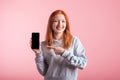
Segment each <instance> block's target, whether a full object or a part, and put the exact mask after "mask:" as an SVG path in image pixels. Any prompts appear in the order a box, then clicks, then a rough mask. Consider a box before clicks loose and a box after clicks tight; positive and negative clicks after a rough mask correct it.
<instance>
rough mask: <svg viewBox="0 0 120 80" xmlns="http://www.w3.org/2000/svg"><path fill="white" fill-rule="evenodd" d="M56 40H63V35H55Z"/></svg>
mask: <svg viewBox="0 0 120 80" xmlns="http://www.w3.org/2000/svg"><path fill="white" fill-rule="evenodd" d="M54 39H56V40H60V39H62V33H55V34H54Z"/></svg>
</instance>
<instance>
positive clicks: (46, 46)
mask: <svg viewBox="0 0 120 80" xmlns="http://www.w3.org/2000/svg"><path fill="white" fill-rule="evenodd" d="M46 47H48V48H53V49H54V48H55V47H54V46H46Z"/></svg>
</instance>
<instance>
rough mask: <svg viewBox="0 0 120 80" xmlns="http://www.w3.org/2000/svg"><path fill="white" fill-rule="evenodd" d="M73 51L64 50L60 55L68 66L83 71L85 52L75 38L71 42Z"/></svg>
mask: <svg viewBox="0 0 120 80" xmlns="http://www.w3.org/2000/svg"><path fill="white" fill-rule="evenodd" d="M73 48H74V50H73V51H69V50H65V52H64V53H63V54H62V56H63V57H65V59H66V60H67V62H68V63H69V64H70V65H73V66H74V67H78V68H79V69H83V68H85V67H86V64H87V58H86V56H85V50H84V48H83V46H82V44H81V42H80V40H79V39H78V38H77V37H75V38H74V42H73Z"/></svg>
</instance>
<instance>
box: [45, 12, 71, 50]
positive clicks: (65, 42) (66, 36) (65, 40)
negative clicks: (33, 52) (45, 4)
mask: <svg viewBox="0 0 120 80" xmlns="http://www.w3.org/2000/svg"><path fill="white" fill-rule="evenodd" d="M57 14H63V15H64V17H65V19H66V29H65V30H64V32H63V35H62V44H61V46H62V47H63V48H65V49H68V48H69V47H70V45H71V43H72V38H73V36H72V35H71V33H70V24H69V19H68V16H67V14H66V13H65V12H64V11H62V10H56V11H54V12H53V13H52V14H51V15H50V17H49V20H48V24H47V32H46V40H45V41H46V45H48V46H52V44H53V34H54V32H53V30H52V24H53V19H54V17H55V15H57Z"/></svg>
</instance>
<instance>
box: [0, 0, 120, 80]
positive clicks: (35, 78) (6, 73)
mask: <svg viewBox="0 0 120 80" xmlns="http://www.w3.org/2000/svg"><path fill="white" fill-rule="evenodd" d="M56 9H62V10H64V11H65V12H66V13H67V14H68V16H69V19H70V24H71V32H72V34H73V35H76V36H78V37H79V38H80V39H81V41H82V43H83V45H84V47H85V49H86V56H87V58H88V64H87V67H86V68H85V69H84V70H79V76H78V77H79V79H78V80H120V62H119V61H120V58H119V57H120V0H69V1H68V0H0V80H43V77H42V76H41V75H40V74H39V73H38V71H37V69H36V65H35V61H34V58H35V55H34V53H33V51H32V50H31V49H30V46H29V41H30V38H31V32H33V31H38V32H40V33H41V41H42V40H44V37H45V32H46V26H47V21H48V17H49V15H50V14H51V13H52V12H53V11H54V10H56Z"/></svg>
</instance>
